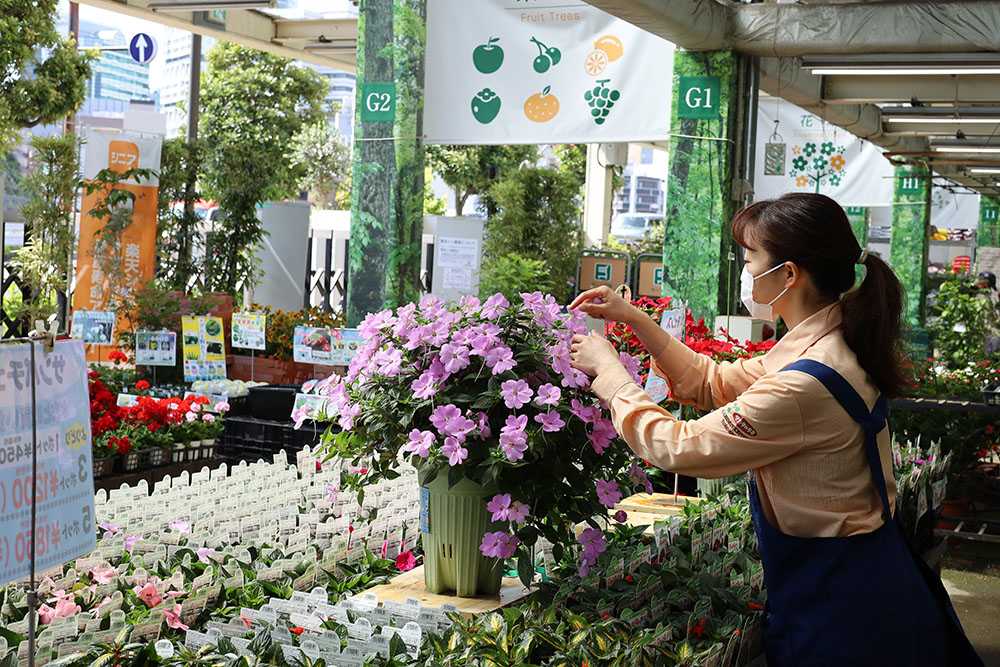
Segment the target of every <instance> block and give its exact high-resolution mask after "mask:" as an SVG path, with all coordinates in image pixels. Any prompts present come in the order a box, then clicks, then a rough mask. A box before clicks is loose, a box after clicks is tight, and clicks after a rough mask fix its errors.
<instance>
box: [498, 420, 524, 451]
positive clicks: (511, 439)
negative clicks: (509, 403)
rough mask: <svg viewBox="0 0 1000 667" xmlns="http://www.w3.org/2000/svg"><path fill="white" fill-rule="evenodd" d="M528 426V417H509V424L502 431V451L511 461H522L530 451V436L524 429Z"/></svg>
mask: <svg viewBox="0 0 1000 667" xmlns="http://www.w3.org/2000/svg"><path fill="white" fill-rule="evenodd" d="M527 426H528V415H520V416H514V415H508V417H507V422H506V424H504V427H503V428H502V429H501V430H500V449H502V450H503V453H504V455H505V456H506V457H507V460H509V461H520V460H521V459H523V458H524V452H525V450H527V449H528V436H527V435H526V434H525V432H524V429H525V428H527Z"/></svg>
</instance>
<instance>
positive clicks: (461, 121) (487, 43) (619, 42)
mask: <svg viewBox="0 0 1000 667" xmlns="http://www.w3.org/2000/svg"><path fill="white" fill-rule="evenodd" d="M673 53H674V46H673V44H671V43H670V42H668V41H666V40H665V39H663V38H661V37H658V36H656V35H653V34H652V33H650V32H647V31H645V30H643V29H642V28H640V27H638V26H636V25H633V24H631V23H629V22H627V21H624V20H622V19H619V18H616V17H614V16H612V15H610V14H608V13H606V12H604V11H602V10H600V9H598V8H597V7H593V6H591V5H589V4H587V3H585V2H581V1H574V0H569V1H568V2H562V3H552V2H546V1H545V0H473V1H472V2H470V1H469V0H436V1H435V2H432V3H428V7H427V66H426V68H425V72H426V74H425V81H424V85H425V90H426V97H425V102H424V130H425V132H426V135H427V143H431V144H551V143H595V142H625V141H653V140H658V139H666V138H667V135H668V134H669V132H670V109H669V108H668V107H667V105H668V104H669V103H668V102H667V100H670V98H671V86H672V77H671V76H669V72H670V69H671V67H672V64H671V63H672V61H673ZM664 72H667V75H666V76H664V75H663V73H664ZM716 85H718V84H716ZM366 92H367V89H366ZM376 99H378V98H372V97H371V96H370V95H366V96H365V102H366V106H367V103H368V101H369V100H376ZM692 99H693V98H692ZM706 101H707V100H705V99H702V100H701V102H700V104H701V105H702V106H704V105H705V103H706ZM712 102H713V103H714V104H715V107H716V109H715V112H716V113H718V101H717V98H716V99H713V100H712ZM365 113H366V112H365V111H362V119H364V114H365ZM367 113H371V112H370V111H368V112H367Z"/></svg>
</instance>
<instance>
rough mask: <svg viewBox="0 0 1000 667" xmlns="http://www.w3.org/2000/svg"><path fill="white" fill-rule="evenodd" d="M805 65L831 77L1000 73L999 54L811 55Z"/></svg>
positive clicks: (803, 66) (815, 72)
mask: <svg viewBox="0 0 1000 667" xmlns="http://www.w3.org/2000/svg"><path fill="white" fill-rule="evenodd" d="M802 68H803V69H807V70H810V71H811V72H812V73H813V74H816V75H827V76H944V75H949V74H971V75H980V74H1000V56H998V55H997V54H995V53H937V54H927V53H887V54H860V55H855V56H810V57H808V58H805V59H803V61H802Z"/></svg>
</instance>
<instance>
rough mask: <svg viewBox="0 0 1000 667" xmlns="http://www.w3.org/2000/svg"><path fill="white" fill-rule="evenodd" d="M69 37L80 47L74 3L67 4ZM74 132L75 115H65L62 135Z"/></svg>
mask: <svg viewBox="0 0 1000 667" xmlns="http://www.w3.org/2000/svg"><path fill="white" fill-rule="evenodd" d="M69 36H70V37H72V38H73V41H75V42H76V45H77V48H79V46H80V5H79V4H78V3H76V2H70V3H69ZM75 130H76V114H75V113H69V114H66V122H65V123H64V124H63V134H73V132H74V131H75Z"/></svg>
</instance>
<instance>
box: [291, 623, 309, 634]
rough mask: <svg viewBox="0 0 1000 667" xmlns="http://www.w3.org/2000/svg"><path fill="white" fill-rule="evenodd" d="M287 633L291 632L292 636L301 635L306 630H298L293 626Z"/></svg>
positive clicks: (297, 627)
mask: <svg viewBox="0 0 1000 667" xmlns="http://www.w3.org/2000/svg"><path fill="white" fill-rule="evenodd" d="M288 631H289V632H291V633H292V634H293V635H301V634H302V633H303V632H305V631H306V629H305V628H300V627H299V626H297V625H293V626H292V627H290V628H288Z"/></svg>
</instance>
